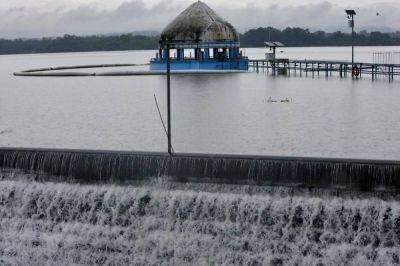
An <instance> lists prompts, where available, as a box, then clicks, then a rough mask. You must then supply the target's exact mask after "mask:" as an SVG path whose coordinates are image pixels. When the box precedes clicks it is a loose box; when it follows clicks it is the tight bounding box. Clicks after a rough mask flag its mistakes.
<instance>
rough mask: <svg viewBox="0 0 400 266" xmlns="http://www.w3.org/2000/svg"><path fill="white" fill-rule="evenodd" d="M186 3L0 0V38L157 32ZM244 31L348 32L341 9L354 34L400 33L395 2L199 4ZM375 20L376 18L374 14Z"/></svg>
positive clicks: (244, 0) (399, 6) (399, 5)
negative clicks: (353, 20)
mask: <svg viewBox="0 0 400 266" xmlns="http://www.w3.org/2000/svg"><path fill="white" fill-rule="evenodd" d="M192 2H193V0H192V1H187V0H168V1H167V0H1V1H0V38H16V37H42V36H59V35H64V34H78V35H83V34H99V33H116V32H132V31H142V30H156V31H161V30H162V29H163V27H164V26H165V25H166V24H167V23H168V22H169V21H170V20H171V19H173V18H174V17H175V16H176V15H178V14H179V13H180V12H181V11H182V10H183V9H185V7H187V6H188V5H189V4H191V3H192ZM204 2H205V3H207V4H208V5H209V6H210V7H211V8H213V9H215V10H216V11H217V13H219V14H220V15H222V16H223V17H224V18H226V19H227V20H228V21H230V22H231V23H232V24H233V25H234V26H235V27H236V28H237V29H238V30H239V31H241V32H243V31H245V30H247V29H250V28H254V27H260V26H262V27H264V26H274V27H278V28H284V27H287V26H300V27H306V28H310V29H311V30H316V29H322V30H326V31H335V30H348V29H347V27H346V26H347V25H346V17H345V14H344V11H343V10H344V9H345V8H354V9H356V10H357V12H358V15H357V26H358V29H359V30H360V29H367V30H376V29H378V30H400V16H399V14H400V0H388V1H385V0H362V1H359V0H357V1H348V0H346V1H345V0H286V1H281V0H212V1H211V0H204ZM378 12H379V13H380V16H377V15H376V14H377V13H378Z"/></svg>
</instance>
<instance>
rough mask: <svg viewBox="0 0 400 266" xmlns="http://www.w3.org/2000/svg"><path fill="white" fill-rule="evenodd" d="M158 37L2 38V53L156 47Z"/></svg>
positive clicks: (70, 36) (68, 36)
mask: <svg viewBox="0 0 400 266" xmlns="http://www.w3.org/2000/svg"><path fill="white" fill-rule="evenodd" d="M157 46H158V37H148V36H142V35H137V36H135V35H132V34H123V35H119V36H85V37H78V36H72V35H64V36H63V37H58V38H43V39H15V40H5V39H0V54H18V53H55V52H86V51H119V50H145V49H155V48H157Z"/></svg>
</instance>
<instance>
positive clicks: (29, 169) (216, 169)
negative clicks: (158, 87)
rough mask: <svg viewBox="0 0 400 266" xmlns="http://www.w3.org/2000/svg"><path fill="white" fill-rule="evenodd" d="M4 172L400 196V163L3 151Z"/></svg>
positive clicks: (0, 155) (88, 179) (0, 156)
mask: <svg viewBox="0 0 400 266" xmlns="http://www.w3.org/2000/svg"><path fill="white" fill-rule="evenodd" d="M0 169H2V170H3V171H7V170H10V169H11V170H22V171H24V172H25V173H29V174H32V173H34V174H38V176H40V175H41V174H45V175H47V176H49V177H61V178H62V179H63V180H66V181H68V180H71V181H81V182H88V183H96V182H116V183H119V182H121V183H123V182H129V181H135V180H141V179H148V178H157V177H165V176H166V177H171V178H174V179H177V180H179V181H191V182H193V181H195V182H218V183H230V184H232V183H233V184H247V185H269V186H271V185H272V186H293V187H304V188H329V189H340V190H356V191H374V192H376V191H380V192H382V191H383V192H392V193H393V192H400V161H383V160H356V159H329V158H301V157H276V156H251V155H218V154H175V155H174V156H169V155H168V154H166V153H156V152H127V151H92V150H57V149H24V148H1V149H0ZM56 181H57V180H56Z"/></svg>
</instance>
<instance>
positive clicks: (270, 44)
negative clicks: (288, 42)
mask: <svg viewBox="0 0 400 266" xmlns="http://www.w3.org/2000/svg"><path fill="white" fill-rule="evenodd" d="M264 44H265V46H266V47H267V48H269V50H270V52H268V53H265V60H267V61H273V60H275V59H276V48H277V47H284V45H283V43H281V42H264Z"/></svg>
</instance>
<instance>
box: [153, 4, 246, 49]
mask: <svg viewBox="0 0 400 266" xmlns="http://www.w3.org/2000/svg"><path fill="white" fill-rule="evenodd" d="M222 40H228V41H239V35H238V33H237V32H236V30H235V28H234V27H233V26H232V25H231V24H230V23H228V22H227V21H225V20H224V19H223V18H221V17H220V16H219V15H217V14H216V13H215V12H214V10H212V9H211V8H210V7H209V6H207V5H206V4H205V3H203V2H201V1H198V2H196V3H193V4H192V5H191V6H189V7H188V8H187V9H186V10H185V11H183V12H182V13H181V14H180V15H179V16H178V17H176V18H175V19H174V20H173V21H172V22H171V23H170V24H169V25H168V26H167V27H166V28H165V29H164V31H163V32H162V34H161V42H167V41H168V42H175V41H222Z"/></svg>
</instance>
